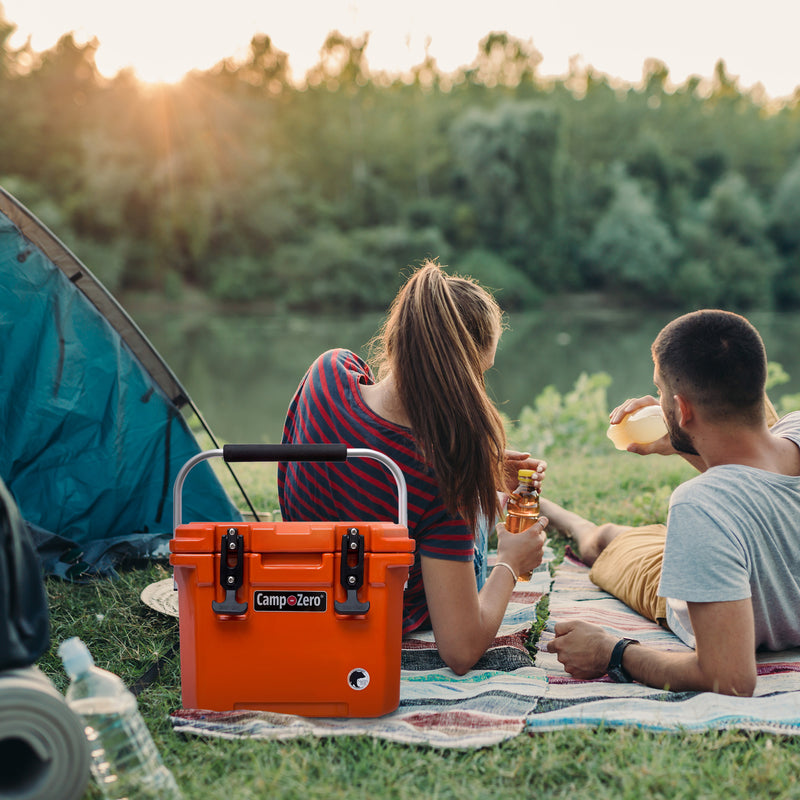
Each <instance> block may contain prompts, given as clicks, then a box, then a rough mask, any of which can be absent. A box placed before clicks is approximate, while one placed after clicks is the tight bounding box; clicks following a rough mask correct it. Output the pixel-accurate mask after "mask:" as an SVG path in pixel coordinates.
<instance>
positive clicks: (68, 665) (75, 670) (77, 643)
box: [58, 636, 94, 679]
mask: <svg viewBox="0 0 800 800" xmlns="http://www.w3.org/2000/svg"><path fill="white" fill-rule="evenodd" d="M58 654H59V655H60V656H61V660H62V661H63V662H64V669H65V670H66V671H67V675H69V677H70V678H72V679H74V678H76V677H77V676H78V675H80V674H81V673H82V672H85V671H86V670H87V669H89V668H90V667H93V666H94V659H93V658H92V654H91V653H90V652H89V648H88V647H86V645H85V644H84V643H83V642H82V641H81V640H80V639H79V638H78V637H77V636H73V637H72V638H70V639H65V640H64V641H63V642H61V644H60V645H59V648H58Z"/></svg>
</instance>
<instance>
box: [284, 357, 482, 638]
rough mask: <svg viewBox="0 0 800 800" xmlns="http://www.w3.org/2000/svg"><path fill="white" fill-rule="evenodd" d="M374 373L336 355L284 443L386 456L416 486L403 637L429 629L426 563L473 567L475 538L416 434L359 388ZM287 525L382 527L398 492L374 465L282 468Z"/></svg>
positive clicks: (299, 396) (393, 512)
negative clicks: (424, 559) (454, 511)
mask: <svg viewBox="0 0 800 800" xmlns="http://www.w3.org/2000/svg"><path fill="white" fill-rule="evenodd" d="M373 382H374V378H373V376H372V372H371V370H370V368H369V366H368V365H367V364H366V363H364V361H362V360H361V359H360V358H359V357H358V356H357V355H356V354H355V353H352V352H350V351H349V350H342V349H337V350H329V351H328V352H326V353H323V354H322V355H321V356H320V357H319V358H317V360H316V361H315V362H314V363H313V364H312V365H311V367H310V368H309V370H308V372H307V373H306V374H305V377H304V378H303V380H302V381H301V382H300V386H299V387H298V389H297V392H296V393H295V396H294V398H293V399H292V402H291V405H290V406H289V410H288V412H287V415H286V423H285V425H284V429H283V443H284V444H328V443H339V442H340V443H344V444H346V445H347V446H348V447H365V448H370V449H372V450H378V451H380V452H381V453H383V454H384V455H387V456H389V458H391V459H393V460H394V461H395V462H397V464H398V466H399V467H400V469H401V470H402V471H403V475H404V476H405V479H406V483H407V485H408V531H409V535H410V536H411V537H412V538H413V539H414V540H415V542H416V550H415V556H414V564H413V566H412V567H411V569H410V571H409V578H408V584H407V586H406V590H405V594H404V597H403V633H408V632H410V631H413V630H415V629H417V628H419V627H421V626H428V625H429V614H428V607H427V604H426V602H425V590H424V588H423V586H422V572H421V568H420V557H421V556H423V555H424V556H429V557H431V558H443V559H449V560H453V561H472V559H473V557H474V547H473V545H474V536H473V532H472V530H471V529H470V527H469V526H468V525H467V524H466V523H465V522H464V520H462V519H459V518H457V517H453V516H452V515H450V514H449V513H448V512H447V510H446V509H445V507H444V503H443V501H442V498H441V494H440V492H439V488H438V485H437V482H436V478H435V477H434V476H433V473H432V472H431V470H430V468H428V467H427V466H426V465H425V463H424V462H423V460H422V459H421V458H420V456H419V454H418V453H417V448H416V445H415V443H414V439H413V437H412V435H411V431H410V430H409V429H408V428H404V427H402V426H400V425H396V424H394V423H392V422H389V421H388V420H385V419H383V418H382V417H379V416H378V415H377V414H375V413H374V412H373V411H372V410H371V409H370V408H369V407H368V406H367V405H366V404H365V403H364V401H363V400H362V398H361V392H360V391H359V388H358V386H359V384H369V383H373ZM278 491H279V494H280V503H281V514H282V516H283V519H285V520H288V521H292V520H305V521H313V520H321V521H325V520H336V521H345V522H346V521H351V520H352V521H356V520H363V521H381V520H396V519H397V488H396V486H395V482H394V478H392V476H391V474H390V473H389V472H388V471H387V469H386V467H384V466H383V465H382V464H380V463H379V462H377V461H374V460H372V459H353V460H352V461H348V462H346V463H337V462H280V463H279V465H278Z"/></svg>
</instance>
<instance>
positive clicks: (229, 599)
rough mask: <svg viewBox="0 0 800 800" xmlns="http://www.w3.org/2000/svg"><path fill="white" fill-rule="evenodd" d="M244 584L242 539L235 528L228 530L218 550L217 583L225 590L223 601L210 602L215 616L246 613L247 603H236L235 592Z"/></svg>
mask: <svg viewBox="0 0 800 800" xmlns="http://www.w3.org/2000/svg"><path fill="white" fill-rule="evenodd" d="M243 582H244V537H243V536H242V535H241V534H239V533H237V532H236V528H228V532H227V533H226V534H225V535H224V536H223V537H222V544H221V545H220V550H219V583H220V586H222V588H223V589H224V590H225V599H224V600H223V601H222V602H221V603H218V602H217V601H216V600H212V602H211V608H212V610H213V611H214V613H215V614H226V615H228V616H241V615H242V614H244V613H245V611H247V603H237V602H236V590H237V589H239V588H240V587H241V585H242V583H243Z"/></svg>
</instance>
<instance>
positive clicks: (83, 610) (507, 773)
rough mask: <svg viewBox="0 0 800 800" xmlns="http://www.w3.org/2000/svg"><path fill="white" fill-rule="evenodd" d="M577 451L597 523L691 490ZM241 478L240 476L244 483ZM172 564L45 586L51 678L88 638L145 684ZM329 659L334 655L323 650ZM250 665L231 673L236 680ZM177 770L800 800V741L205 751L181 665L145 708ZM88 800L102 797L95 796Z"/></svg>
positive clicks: (261, 789) (306, 786)
mask: <svg viewBox="0 0 800 800" xmlns="http://www.w3.org/2000/svg"><path fill="white" fill-rule="evenodd" d="M594 452H595V454H588V455H586V454H580V453H578V454H574V453H569V452H568V451H563V450H562V452H560V453H559V452H555V453H553V454H552V455H548V463H549V467H548V474H547V480H546V483H545V487H544V490H545V492H546V493H547V494H548V495H549V496H550V497H552V498H553V499H554V500H556V501H558V502H561V503H563V504H565V505H567V506H568V507H570V508H573V509H575V510H576V511H578V512H580V513H583V514H585V515H587V516H590V517H591V518H594V519H596V520H597V521H602V520H616V521H623V522H628V523H630V524H644V523H648V522H654V521H663V519H664V515H665V512H666V507H667V501H668V498H669V494H670V492H671V491H672V489H673V488H674V487H675V486H676V485H677V484H678V483H680V482H681V481H682V480H685V479H686V478H687V477H689V476H690V475H691V474H692V472H691V470H690V468H689V467H688V466H687V465H685V464H684V463H683V462H682V461H680V459H677V458H670V459H665V458H657V457H652V458H648V459H643V458H639V457H637V456H633V455H630V454H624V453H616V452H614V451H611V452H608V448H606V450H605V451H604V452H600V451H594ZM242 466H248V470H247V471H246V473H245V477H244V484H245V486H247V487H253V489H254V491H253V494H254V496H255V497H257V502H258V505H259V507H261V508H275V507H276V505H277V501H276V492H275V487H274V478H273V473H272V471H270V470H269V469H266V468H261V467H259V466H255V467H252V468H250V465H242ZM237 471H238V470H237ZM168 574H169V572H168V567H167V566H165V565H157V564H150V565H147V566H145V567H142V568H135V569H127V570H125V571H123V572H122V574H121V577H120V579H119V580H116V581H98V582H94V583H91V584H88V585H73V584H68V583H63V582H61V581H59V580H56V579H49V580H48V581H47V591H48V594H49V598H50V608H51V622H52V646H51V648H50V650H49V652H48V653H47V654H45V656H44V657H43V658H42V660H41V662H40V666H41V667H42V668H43V669H44V670H45V672H47V673H48V674H49V675H50V676H51V678H52V679H53V680H54V682H55V683H56V685H57V686H58V688H59V689H61V690H62V691H63V690H65V689H66V676H65V674H64V672H63V669H62V668H61V663H60V660H59V659H58V656H57V655H56V648H57V646H58V644H59V643H60V642H61V641H62V640H63V639H65V638H67V637H68V636H74V635H77V636H80V637H81V638H82V639H83V640H84V641H85V642H86V644H87V645H88V646H89V648H90V650H91V651H92V653H93V655H94V657H95V660H96V661H97V663H98V664H99V666H102V667H106V668H109V669H111V670H113V671H114V672H116V673H118V674H119V675H120V676H121V677H122V678H123V679H124V680H125V681H126V682H127V683H128V684H131V683H133V682H134V681H135V680H136V679H137V678H139V677H140V675H141V674H142V673H144V672H145V670H147V669H148V667H150V666H151V665H152V664H153V663H154V662H155V661H156V660H157V659H158V658H159V657H160V656H163V655H164V654H166V653H168V652H169V651H170V648H172V647H173V646H174V644H175V642H176V641H177V637H178V624H177V620H175V619H172V618H170V617H165V616H162V615H159V614H157V613H156V612H154V611H152V610H150V609H149V608H147V607H146V606H144V605H143V604H142V603H141V602H140V600H139V593H140V592H141V590H142V589H143V588H144V586H146V585H147V584H148V583H150V582H152V581H154V580H158V579H160V578H163V577H166V576H168ZM321 646H322V645H321ZM244 669H248V666H246V665H242V664H232V665H231V676H232V679H233V680H235V675H236V671H237V670H244ZM139 703H140V708H141V710H142V712H143V714H144V717H145V719H146V720H147V722H148V724H149V726H150V729H151V731H152V733H153V736H154V738H155V740H156V743H157V744H158V746H159V748H160V750H161V752H162V754H163V756H164V760H165V762H166V763H167V765H168V766H169V767H170V768H171V769H172V771H173V772H174V774H175V776H176V778H177V780H178V782H179V784H180V785H181V787H182V788H183V790H184V792H185V794H186V797H187V798H214V797H220V796H224V797H226V798H235V800H247V798H269V799H270V800H278V799H279V798H286V799H287V800H289V799H294V798H298V800H300V799H302V800H315V799H317V798H319V799H320V800H322V798H326V799H327V798H342V800H344V798H347V800H361V799H366V798H370V799H371V798H397V799H398V800H399V799H400V798H413V800H423V799H424V800H429V799H431V800H433V799H434V798H435V799H436V800H439V799H441V800H444V799H445V798H465V799H467V798H468V799H469V800H477V799H478V798H498V797H509V798H510V797H525V798H527V797H547V798H558V797H564V798H571V799H572V798H584V797H586V798H593V799H596V800H600V799H601V798H609V800H620V798H630V799H631V800H639V799H640V798H687V799H689V798H691V799H692V800H694V799H695V798H710V797H720V798H722V797H724V798H726V800H733V799H734V798H743V799H744V798H747V799H748V800H749V799H750V798H755V797H757V798H765V797H769V798H790V797H796V798H800V786H798V784H797V783H796V779H797V775H798V771H800V739H795V738H789V737H786V738H783V737H779V736H774V735H762V734H757V733H739V732H724V733H707V734H703V735H696V734H692V735H685V736H684V735H675V734H655V733H646V732H641V731H637V730H629V729H623V730H598V731H575V730H571V731H558V732H553V733H537V734H535V735H532V736H531V735H527V734H523V735H520V736H518V737H516V738H515V739H513V740H511V741H509V742H506V743H503V744H500V745H497V746H494V747H490V748H486V749H482V750H478V751H467V752H462V751H455V750H447V751H441V750H435V749H430V748H423V747H416V746H408V745H402V744H393V743H389V742H384V741H379V740H372V739H369V738H365V737H341V738H338V739H327V740H315V739H303V740H294V741H285V742H275V741H252V740H243V741H227V740H223V739H208V740H206V739H201V738H197V737H186V738H183V737H181V736H178V735H176V734H175V733H173V731H172V728H171V726H170V723H169V720H168V718H167V717H168V714H169V712H170V711H171V710H173V709H176V708H178V707H179V706H180V671H179V664H178V657H177V655H174V656H173V657H171V658H170V659H168V660H167V662H166V665H165V668H164V670H163V671H162V673H161V675H160V677H159V678H158V679H157V680H156V681H155V683H153V684H152V685H151V686H150V687H149V688H147V689H145V690H144V691H143V693H142V694H141V696H140V698H139ZM87 797H90V798H96V797H100V795H99V793H98V792H97V791H96V790H95V788H94V787H93V786H92V787H90V790H89V793H87Z"/></svg>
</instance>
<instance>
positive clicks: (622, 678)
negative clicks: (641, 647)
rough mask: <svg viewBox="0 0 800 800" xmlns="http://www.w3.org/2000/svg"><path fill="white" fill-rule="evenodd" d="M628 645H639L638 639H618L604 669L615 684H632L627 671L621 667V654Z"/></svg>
mask: <svg viewBox="0 0 800 800" xmlns="http://www.w3.org/2000/svg"><path fill="white" fill-rule="evenodd" d="M629 644H639V640H638V639H620V640H619V641H618V642H617V643H616V644H615V645H614V649H613V650H612V651H611V658H610V660H609V662H608V667H607V668H606V674H607V675H608V677H609V678H611V680H612V681H614V682H615V683H632V682H633V678H632V677H631V674H630V673H629V672H628V670H626V669H625V667H623V666H622V654H623V653H624V652H625V648H626V647H627V646H628V645H629Z"/></svg>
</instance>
